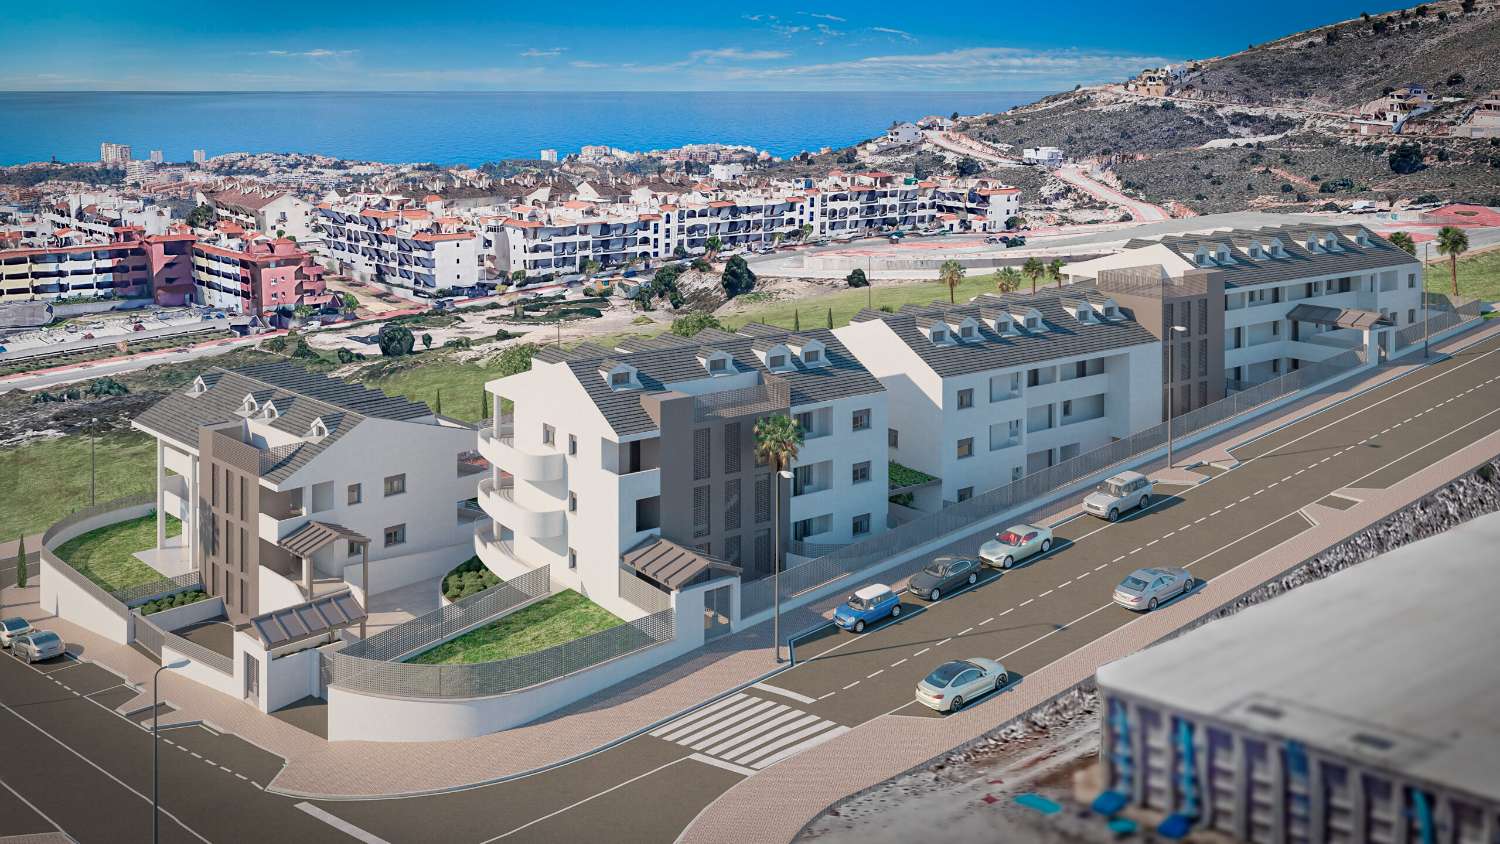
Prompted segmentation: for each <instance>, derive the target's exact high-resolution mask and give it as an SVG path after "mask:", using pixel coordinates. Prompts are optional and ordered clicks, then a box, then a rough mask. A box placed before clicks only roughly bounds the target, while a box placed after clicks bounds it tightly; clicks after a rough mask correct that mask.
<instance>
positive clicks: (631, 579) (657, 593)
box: [620, 568, 672, 613]
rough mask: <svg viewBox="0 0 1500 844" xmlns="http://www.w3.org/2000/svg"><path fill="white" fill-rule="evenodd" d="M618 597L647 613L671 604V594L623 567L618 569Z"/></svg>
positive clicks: (668, 606) (666, 607) (659, 610)
mask: <svg viewBox="0 0 1500 844" xmlns="http://www.w3.org/2000/svg"><path fill="white" fill-rule="evenodd" d="M620 597H621V598H624V599H625V600H627V601H629V602H630V603H632V604H635V605H636V606H638V607H640V608H641V609H643V610H645V611H646V612H648V613H652V612H661V611H662V610H665V609H668V608H670V607H671V606H672V596H671V595H669V594H668V593H667V592H665V591H663V590H662V589H661V588H660V587H658V586H657V585H656V584H654V583H652V582H651V581H649V580H645V579H643V578H640V577H636V576H635V572H633V571H631V570H630V569H625V568H622V569H620Z"/></svg>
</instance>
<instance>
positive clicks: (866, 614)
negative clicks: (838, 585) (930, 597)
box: [833, 583, 901, 633]
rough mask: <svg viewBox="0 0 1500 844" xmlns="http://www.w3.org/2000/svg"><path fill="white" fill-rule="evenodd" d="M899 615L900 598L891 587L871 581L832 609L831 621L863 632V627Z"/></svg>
mask: <svg viewBox="0 0 1500 844" xmlns="http://www.w3.org/2000/svg"><path fill="white" fill-rule="evenodd" d="M899 615H901V598H900V597H899V596H898V595H897V594H896V593H895V592H892V591H891V587H889V586H885V585H884V584H880V583H872V584H870V585H869V586H865V587H863V588H861V589H860V590H859V591H858V592H855V593H854V594H853V595H850V596H849V600H847V601H845V602H844V604H843V605H842V606H840V607H839V608H838V609H836V610H834V611H833V623H834V624H837V625H838V626H840V627H842V628H844V629H845V630H853V631H854V632H855V633H863V632H865V627H867V626H869V625H871V624H874V623H875V622H877V621H880V620H881V619H884V618H895V617H896V616H899Z"/></svg>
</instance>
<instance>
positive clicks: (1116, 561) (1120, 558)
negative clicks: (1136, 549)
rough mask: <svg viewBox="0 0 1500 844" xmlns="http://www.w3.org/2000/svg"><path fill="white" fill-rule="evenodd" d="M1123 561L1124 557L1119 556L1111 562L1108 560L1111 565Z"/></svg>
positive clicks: (1122, 555)
mask: <svg viewBox="0 0 1500 844" xmlns="http://www.w3.org/2000/svg"><path fill="white" fill-rule="evenodd" d="M1123 559H1125V555H1124V554H1121V555H1120V556H1118V557H1116V558H1114V559H1113V560H1110V562H1111V563H1118V562H1119V561H1121V560H1123ZM1095 571H1098V569H1095Z"/></svg>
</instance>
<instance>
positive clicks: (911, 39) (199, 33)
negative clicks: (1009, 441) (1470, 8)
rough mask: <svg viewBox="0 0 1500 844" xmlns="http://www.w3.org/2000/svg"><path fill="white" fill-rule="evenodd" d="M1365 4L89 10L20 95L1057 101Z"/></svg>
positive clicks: (71, 18) (38, 51) (14, 13)
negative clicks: (321, 93) (736, 94)
mask: <svg viewBox="0 0 1500 844" xmlns="http://www.w3.org/2000/svg"><path fill="white" fill-rule="evenodd" d="M1379 8H1381V7H1378V6H1371V5H1370V4H1368V3H1364V4H1361V3H1358V2H1345V0H1313V2H1308V0H1256V2H1254V3H1230V2H1221V0H1197V2H1188V0H1149V2H1140V0H1054V2H1041V3H1014V4H1012V3H997V2H993V0H989V2H974V0H948V1H947V2H926V3H912V2H904V3H895V2H886V0H867V2H863V3H857V4H851V3H847V2H845V3H825V4H817V3H793V4H787V3H780V2H757V0H745V2H743V3H722V4H721V3H702V2H680V0H649V2H645V3H621V2H594V0H575V1H574V2H561V3H536V2H527V3H520V2H516V1H515V0H489V2H469V0H461V1H460V2H436V3H432V2H428V3H422V2H415V3H414V2H410V0H406V2H385V0H365V2H349V0H322V2H303V3H296V4H287V3H282V2H265V3H259V4H249V5H246V4H242V3H236V4H205V3H202V2H201V0H194V2H182V0H153V2H150V3H120V2H118V0H111V2H100V1H99V0H72V2H66V3H29V4H25V5H24V6H21V7H19V10H18V9H17V8H12V9H11V10H10V11H9V12H8V13H7V14H6V18H7V21H6V25H5V26H4V27H0V90H12V91H14V90H153V91H156V90H168V91H171V90H178V91H182V90H187V91H202V90H235V91H244V90H250V91H266V90H288V91H292V90H487V91H535V90H586V91H599V90H641V91H651V90H767V91H779V90H789V91H790V90H797V91H841V90H843V91H856V90H857V91H882V90H906V91H912V90H916V91H921V90H953V91H1043V90H1059V89H1063V88H1070V87H1072V86H1073V85H1074V84H1075V83H1084V84H1088V83H1094V82H1100V81H1104V80H1110V79H1117V78H1121V77H1123V76H1126V75H1128V74H1131V73H1133V72H1135V71H1136V70H1139V69H1140V68H1142V67H1145V66H1148V65H1152V64H1156V63H1159V62H1163V61H1169V60H1177V59H1183V58H1192V57H1203V56H1212V55H1222V54H1225V53H1229V52H1233V51H1236V50H1240V49H1243V48H1244V47H1245V46H1246V44H1247V43H1250V42H1256V41H1262V40H1269V39H1272V38H1276V37H1279V36H1281V35H1285V34H1288V33H1290V32H1294V31H1296V30H1300V29H1305V28H1308V27H1311V26H1316V25H1319V24H1323V23H1328V22H1331V21H1333V20H1337V19H1341V18H1348V17H1353V16H1355V15H1357V14H1358V13H1359V12H1360V11H1362V10H1365V9H1370V10H1371V11H1374V10H1376V9H1379Z"/></svg>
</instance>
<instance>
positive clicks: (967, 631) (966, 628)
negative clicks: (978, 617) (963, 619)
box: [958, 627, 974, 636]
mask: <svg viewBox="0 0 1500 844" xmlns="http://www.w3.org/2000/svg"><path fill="white" fill-rule="evenodd" d="M973 629H974V628H972V627H965V628H964V629H962V630H960V631H958V635H960V636H965V635H968V633H969V631H971V630H973Z"/></svg>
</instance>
